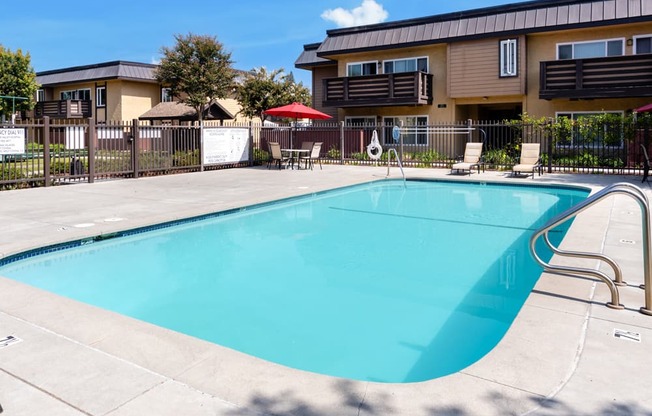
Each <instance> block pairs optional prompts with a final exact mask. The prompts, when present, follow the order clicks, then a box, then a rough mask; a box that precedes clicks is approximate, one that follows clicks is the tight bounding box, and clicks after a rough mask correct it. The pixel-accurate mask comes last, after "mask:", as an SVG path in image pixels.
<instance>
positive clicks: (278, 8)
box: [0, 0, 515, 86]
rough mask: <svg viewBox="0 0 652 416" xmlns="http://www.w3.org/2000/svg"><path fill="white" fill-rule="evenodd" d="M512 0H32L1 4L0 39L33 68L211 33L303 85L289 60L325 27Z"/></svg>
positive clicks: (145, 52) (148, 50)
mask: <svg viewBox="0 0 652 416" xmlns="http://www.w3.org/2000/svg"><path fill="white" fill-rule="evenodd" d="M514 2H515V1H500V0H483V1H479V0H457V1H443V0H430V1H424V0H334V1H331V0H303V1H298V0H293V1H290V0H273V1H269V0H267V1H258V0H243V1H237V0H236V1H229V2H226V1H212V2H211V1H209V2H196V1H185V2H180V1H169V0H159V1H156V2H154V1H148V0H131V1H125V0H113V1H79V0H66V1H63V2H56V1H51V0H32V1H30V2H28V3H25V5H23V6H21V7H16V10H15V13H13V12H11V11H10V10H9V9H8V8H7V7H5V8H4V9H5V10H4V11H3V13H2V16H1V17H0V44H1V45H3V46H4V47H6V48H9V49H11V50H12V51H15V50H17V49H22V50H23V52H29V54H30V55H31V59H32V66H33V68H34V70H35V71H37V72H38V71H46V70H50V69H58V68H65V67H69V66H77V65H90V64H95V63H100V62H107V61H114V60H124V61H136V62H146V63H156V62H158V60H159V59H160V49H161V47H162V46H169V47H171V46H174V43H175V41H174V35H175V34H188V33H194V34H199V35H211V36H215V37H216V38H217V40H218V41H220V42H222V44H223V45H224V46H225V48H226V50H227V51H229V52H231V53H232V56H231V57H232V59H233V61H234V65H233V66H234V67H235V68H237V69H243V70H249V69H252V68H257V67H266V68H267V69H268V70H274V69H279V68H284V69H285V71H286V72H290V71H291V72H292V73H293V74H294V76H295V79H296V80H297V81H301V82H303V83H304V85H306V86H309V85H310V72H309V71H305V70H302V69H297V68H295V67H294V61H295V60H296V58H297V57H298V56H299V54H300V53H301V51H302V49H303V45H304V44H306V43H314V42H320V41H322V40H323V39H324V38H325V36H326V31H327V30H329V29H335V28H339V27H346V26H351V25H354V26H355V25H360V24H371V23H380V22H388V21H396V20H403V19H411V18H416V17H423V16H430V15H435V14H441V13H449V12H455V11H462V10H469V9H475V8H480V7H488V6H495V5H500V4H508V3H514ZM16 4H17V3H16ZM225 4H226V5H225Z"/></svg>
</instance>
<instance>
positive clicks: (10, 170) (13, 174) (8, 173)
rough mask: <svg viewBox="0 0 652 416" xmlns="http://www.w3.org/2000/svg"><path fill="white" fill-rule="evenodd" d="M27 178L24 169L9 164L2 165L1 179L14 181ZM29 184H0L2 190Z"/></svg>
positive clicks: (0, 169)
mask: <svg viewBox="0 0 652 416" xmlns="http://www.w3.org/2000/svg"><path fill="white" fill-rule="evenodd" d="M24 178H26V176H25V174H24V173H23V170H22V169H19V168H16V167H14V166H9V165H0V180H3V181H12V180H19V179H24ZM25 186H27V185H26V184H24V183H7V184H0V190H2V191H4V190H9V189H18V188H24V187H25Z"/></svg>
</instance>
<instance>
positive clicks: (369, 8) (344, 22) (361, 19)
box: [321, 0, 389, 27]
mask: <svg viewBox="0 0 652 416" xmlns="http://www.w3.org/2000/svg"><path fill="white" fill-rule="evenodd" d="M388 16H389V13H387V10H385V9H384V8H383V6H382V4H378V3H376V1H375V0H362V4H361V5H360V6H358V7H356V8H354V9H352V10H346V9H343V8H341V7H338V8H336V9H328V10H326V11H324V12H323V13H322V14H321V17H322V19H324V20H330V21H332V22H334V23H335V24H336V25H337V27H351V26H361V25H370V24H374V23H380V22H384V21H385V20H387V17H388Z"/></svg>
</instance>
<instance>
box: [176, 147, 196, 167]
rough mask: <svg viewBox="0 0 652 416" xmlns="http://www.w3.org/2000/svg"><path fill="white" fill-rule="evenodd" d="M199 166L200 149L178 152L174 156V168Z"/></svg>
mask: <svg viewBox="0 0 652 416" xmlns="http://www.w3.org/2000/svg"><path fill="white" fill-rule="evenodd" d="M199 164H200V161H199V149H195V150H188V151H186V152H184V151H177V152H175V153H174V155H172V165H173V166H198V165H199Z"/></svg>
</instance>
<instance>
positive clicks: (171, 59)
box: [156, 34, 235, 121]
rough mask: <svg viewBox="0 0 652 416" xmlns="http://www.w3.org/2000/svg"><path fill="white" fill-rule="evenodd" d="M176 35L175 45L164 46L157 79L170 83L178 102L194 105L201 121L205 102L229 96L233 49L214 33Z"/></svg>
mask: <svg viewBox="0 0 652 416" xmlns="http://www.w3.org/2000/svg"><path fill="white" fill-rule="evenodd" d="M174 38H175V40H176V42H177V43H176V45H175V46H174V48H167V47H165V46H164V47H162V48H161V53H162V55H163V58H162V59H161V64H160V66H159V67H158V69H157V70H156V79H157V81H158V82H159V83H161V84H163V85H165V86H168V87H169V88H170V93H171V95H172V96H173V97H175V98H176V99H177V100H178V101H179V102H182V103H185V104H187V105H189V106H191V107H193V108H194V109H195V111H196V112H197V117H198V120H199V121H201V120H202V115H203V109H204V107H205V106H206V105H210V104H212V103H213V102H214V101H215V100H216V99H219V98H225V97H228V96H229V93H231V91H232V90H233V80H234V78H235V72H234V71H233V68H232V67H231V64H232V61H231V53H229V52H226V51H225V50H224V46H223V45H222V44H221V43H220V42H218V41H217V39H216V38H215V37H214V36H207V35H193V34H188V35H187V36H183V35H175V36H174Z"/></svg>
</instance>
